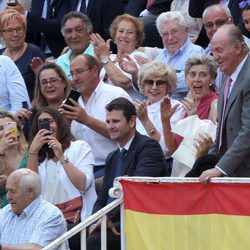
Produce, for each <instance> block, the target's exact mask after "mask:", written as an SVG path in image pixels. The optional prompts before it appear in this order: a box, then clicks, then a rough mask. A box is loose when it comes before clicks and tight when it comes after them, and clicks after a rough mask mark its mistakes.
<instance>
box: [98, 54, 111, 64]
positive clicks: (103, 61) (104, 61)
mask: <svg viewBox="0 0 250 250" xmlns="http://www.w3.org/2000/svg"><path fill="white" fill-rule="evenodd" d="M100 61H101V65H102V66H103V65H105V64H107V63H108V62H110V58H109V56H105V57H103V58H102V59H101V60H100Z"/></svg>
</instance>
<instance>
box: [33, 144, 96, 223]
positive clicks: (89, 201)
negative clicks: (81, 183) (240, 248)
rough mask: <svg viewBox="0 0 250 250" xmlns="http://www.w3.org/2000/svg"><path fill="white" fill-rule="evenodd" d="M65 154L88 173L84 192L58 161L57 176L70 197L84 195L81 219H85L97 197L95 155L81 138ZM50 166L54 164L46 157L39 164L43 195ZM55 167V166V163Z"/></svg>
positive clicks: (76, 165)
mask: <svg viewBox="0 0 250 250" xmlns="http://www.w3.org/2000/svg"><path fill="white" fill-rule="evenodd" d="M64 156H66V157H68V159H69V161H70V162H71V163H72V164H73V165H74V166H75V167H77V168H78V169H79V170H81V171H82V172H83V173H84V174H85V175H86V189H85V191H84V192H80V191H79V190H78V189H77V188H76V187H75V186H74V185H73V184H72V182H71V181H70V179H69V177H68V175H67V174H66V172H65V170H64V167H63V166H62V164H61V163H60V162H59V161H58V162H56V168H57V177H58V179H59V180H60V182H61V183H62V184H63V187H64V190H65V191H66V192H67V195H68V198H69V199H70V200H71V199H74V198H76V197H78V196H80V195H82V201H83V208H82V211H81V220H84V219H86V218H87V217H88V216H89V215H91V213H92V208H93V205H94V203H95V200H96V197H97V196H96V192H95V181H94V174H93V165H94V157H93V154H92V152H91V149H90V147H89V145H88V144H87V143H86V142H85V141H80V140H77V141H74V142H71V143H70V146H69V147H68V148H67V149H66V150H65V151H64ZM49 167H52V166H49V161H48V159H45V160H44V161H43V162H42V163H40V164H39V166H38V172H39V175H40V177H41V183H42V196H43V194H44V193H45V190H46V185H47V178H46V177H47V168H49ZM53 167H55V165H54V166H53Z"/></svg>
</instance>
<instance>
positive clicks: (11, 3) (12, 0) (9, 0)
mask: <svg viewBox="0 0 250 250" xmlns="http://www.w3.org/2000/svg"><path fill="white" fill-rule="evenodd" d="M6 4H7V5H8V6H16V0H6Z"/></svg>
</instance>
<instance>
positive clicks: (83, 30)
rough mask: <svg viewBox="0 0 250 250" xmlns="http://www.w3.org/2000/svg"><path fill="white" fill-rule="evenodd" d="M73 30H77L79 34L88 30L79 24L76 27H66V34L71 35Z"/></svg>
mask: <svg viewBox="0 0 250 250" xmlns="http://www.w3.org/2000/svg"><path fill="white" fill-rule="evenodd" d="M73 31H75V33H77V34H82V33H83V32H86V30H85V28H84V27H82V26H78V27H75V28H68V29H65V30H64V34H65V35H67V36H69V35H71V34H72V33H73Z"/></svg>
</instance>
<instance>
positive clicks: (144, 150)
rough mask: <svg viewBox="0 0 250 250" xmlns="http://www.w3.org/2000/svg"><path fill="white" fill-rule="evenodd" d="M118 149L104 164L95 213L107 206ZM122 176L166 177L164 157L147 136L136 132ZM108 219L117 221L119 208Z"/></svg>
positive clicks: (157, 144) (154, 142)
mask: <svg viewBox="0 0 250 250" xmlns="http://www.w3.org/2000/svg"><path fill="white" fill-rule="evenodd" d="M119 153H120V151H119V149H117V150H115V151H113V152H111V153H110V154H109V155H108V157H107V159H106V163H105V174H104V179H103V186H102V189H101V192H100V194H99V196H98V198H97V201H96V203H95V205H94V208H93V213H95V212H97V211H98V210H100V209H101V208H103V207H104V206H106V204H107V200H108V197H109V196H108V191H109V189H110V188H111V187H112V186H113V181H114V178H115V168H116V163H117V158H118V155H119ZM122 175H128V176H150V177H160V176H167V170H166V165H165V157H164V154H163V152H162V149H161V147H160V145H159V143H158V142H157V141H155V140H153V139H151V138H149V137H147V136H144V135H141V134H139V133H138V132H136V134H135V137H134V139H133V141H132V143H131V145H130V148H129V150H128V152H127V155H126V163H125V166H124V168H123V173H122ZM108 217H109V218H110V219H112V220H113V221H117V220H119V208H115V209H114V210H112V211H111V212H110V213H109V214H108Z"/></svg>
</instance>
